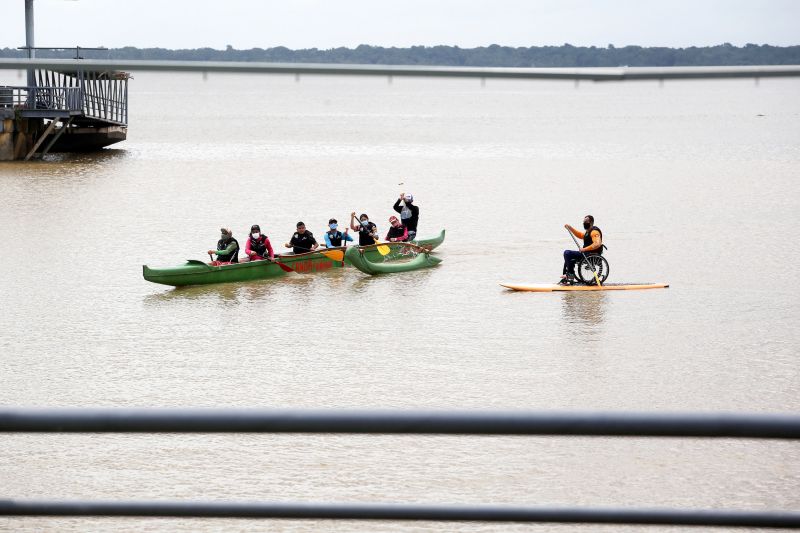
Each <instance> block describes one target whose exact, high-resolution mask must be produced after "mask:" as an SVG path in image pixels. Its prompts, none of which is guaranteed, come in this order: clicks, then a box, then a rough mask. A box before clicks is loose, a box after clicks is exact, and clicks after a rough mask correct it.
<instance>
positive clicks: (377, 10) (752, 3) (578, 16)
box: [0, 0, 800, 49]
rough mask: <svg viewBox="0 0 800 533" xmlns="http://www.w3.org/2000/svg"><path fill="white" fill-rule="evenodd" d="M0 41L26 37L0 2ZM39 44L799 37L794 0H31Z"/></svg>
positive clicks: (20, 11) (664, 42)
mask: <svg viewBox="0 0 800 533" xmlns="http://www.w3.org/2000/svg"><path fill="white" fill-rule="evenodd" d="M0 1H1V2H2V7H1V8H0V13H2V17H0V19H2V31H0V48H2V47H9V48H14V47H17V46H23V45H24V44H25V8H24V6H25V2H24V0H0ZM34 5H35V20H36V45H37V46H75V45H81V46H107V47H109V48H117V47H122V46H137V47H141V48H144V47H163V48H199V47H204V46H208V47H212V48H225V46H226V45H231V46H233V47H234V48H238V49H243V48H254V47H260V48H270V47H274V46H286V47H288V48H333V47H337V46H346V47H354V46H357V45H359V44H371V45H380V46H398V47H407V46H411V45H427V46H431V45H437V44H444V45H457V46H460V47H462V48H472V47H475V46H488V45H490V44H500V45H506V46H542V45H561V44H564V43H570V44H573V45H576V46H590V45H595V46H606V45H608V44H613V45H615V46H625V45H629V44H636V45H642V46H673V47H685V46H692V45H694V46H707V45H714V44H721V43H723V42H730V43H732V44H735V45H743V44H746V43H750V42H752V43H757V44H772V45H780V46H787V45H796V44H800V1H798V0H749V1H746V0H595V1H589V0H281V1H273V0H215V1H212V0H35V4H34Z"/></svg>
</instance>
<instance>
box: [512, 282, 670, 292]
mask: <svg viewBox="0 0 800 533" xmlns="http://www.w3.org/2000/svg"><path fill="white" fill-rule="evenodd" d="M500 285H501V286H502V287H505V288H507V289H511V290H512V291H528V292H562V291H563V292H570V291H576V292H577V291H639V290H643V289H666V288H667V287H669V285H668V284H666V283H608V284H606V285H601V286H599V287H598V286H597V285H558V284H552V285H551V284H544V283H540V284H532V285H523V284H521V283H501V284H500Z"/></svg>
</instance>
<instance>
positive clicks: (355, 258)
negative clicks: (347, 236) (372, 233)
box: [344, 246, 442, 276]
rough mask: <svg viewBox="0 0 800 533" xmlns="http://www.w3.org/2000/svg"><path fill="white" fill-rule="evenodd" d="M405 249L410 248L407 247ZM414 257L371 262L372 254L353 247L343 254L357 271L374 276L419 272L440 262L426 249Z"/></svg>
mask: <svg viewBox="0 0 800 533" xmlns="http://www.w3.org/2000/svg"><path fill="white" fill-rule="evenodd" d="M407 248H411V247H410V246H407ZM414 248H415V251H419V253H418V254H417V256H416V257H414V258H413V259H410V260H408V261H388V262H382V261H378V262H375V261H372V260H371V259H372V258H373V256H374V254H371V253H369V251H368V250H364V249H363V248H360V247H356V246H353V247H351V248H348V250H347V252H345V254H344V260H345V261H347V262H348V263H350V264H351V265H353V266H354V267H356V268H357V269H359V270H360V271H361V272H363V273H364V274H369V275H371V276H374V275H375V274H391V273H395V272H409V271H411V270H419V269H420V268H428V267H432V266H436V265H438V264H439V263H441V262H442V260H441V259H439V258H438V257H433V256H432V255H431V253H430V251H428V250H427V249H422V250H418V249H416V247H414Z"/></svg>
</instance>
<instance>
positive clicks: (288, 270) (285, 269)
mask: <svg viewBox="0 0 800 533" xmlns="http://www.w3.org/2000/svg"><path fill="white" fill-rule="evenodd" d="M275 262H276V263H277V264H278V266H279V267H281V270H283V271H284V272H294V269H293V268H292V267H290V266H289V265H284V264H283V263H281V262H279V261H275Z"/></svg>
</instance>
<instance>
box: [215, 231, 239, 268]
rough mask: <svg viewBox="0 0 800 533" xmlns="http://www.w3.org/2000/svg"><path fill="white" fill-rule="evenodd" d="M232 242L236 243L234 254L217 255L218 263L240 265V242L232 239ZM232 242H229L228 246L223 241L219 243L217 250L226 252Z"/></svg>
mask: <svg viewBox="0 0 800 533" xmlns="http://www.w3.org/2000/svg"><path fill="white" fill-rule="evenodd" d="M231 241H233V242H235V243H236V248H234V249H233V252H231V253H229V254H217V261H221V262H223V263H238V262H239V241H237V240H236V239H234V238H233V237H231ZM231 241H228V243H227V244H226V243H225V242H223V241H222V239H220V240H218V241H217V250H224V249H225V248H227V247H228V244H230V242H231Z"/></svg>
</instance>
